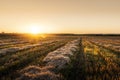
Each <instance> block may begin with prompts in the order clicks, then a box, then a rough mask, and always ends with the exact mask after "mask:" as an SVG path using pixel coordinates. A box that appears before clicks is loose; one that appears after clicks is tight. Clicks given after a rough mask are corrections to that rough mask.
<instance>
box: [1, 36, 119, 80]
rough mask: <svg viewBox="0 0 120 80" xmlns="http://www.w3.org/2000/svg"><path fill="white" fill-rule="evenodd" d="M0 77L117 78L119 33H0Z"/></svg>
mask: <svg viewBox="0 0 120 80" xmlns="http://www.w3.org/2000/svg"><path fill="white" fill-rule="evenodd" d="M0 80H120V36H72V35H71V36H70V35H69V36H68V35H49V36H48V35H39V36H36V35H20V34H19V35H5V34H4V35H0Z"/></svg>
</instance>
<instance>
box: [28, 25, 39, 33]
mask: <svg viewBox="0 0 120 80" xmlns="http://www.w3.org/2000/svg"><path fill="white" fill-rule="evenodd" d="M30 33H32V34H38V33H40V32H39V27H38V26H32V27H31V31H30Z"/></svg>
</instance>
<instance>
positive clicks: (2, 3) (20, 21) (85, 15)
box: [0, 0, 120, 33]
mask: <svg viewBox="0 0 120 80" xmlns="http://www.w3.org/2000/svg"><path fill="white" fill-rule="evenodd" d="M31 26H32V27H35V26H37V27H39V32H41V33H120V0H0V31H5V32H22V33H27V32H31V31H30V28H31Z"/></svg>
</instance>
